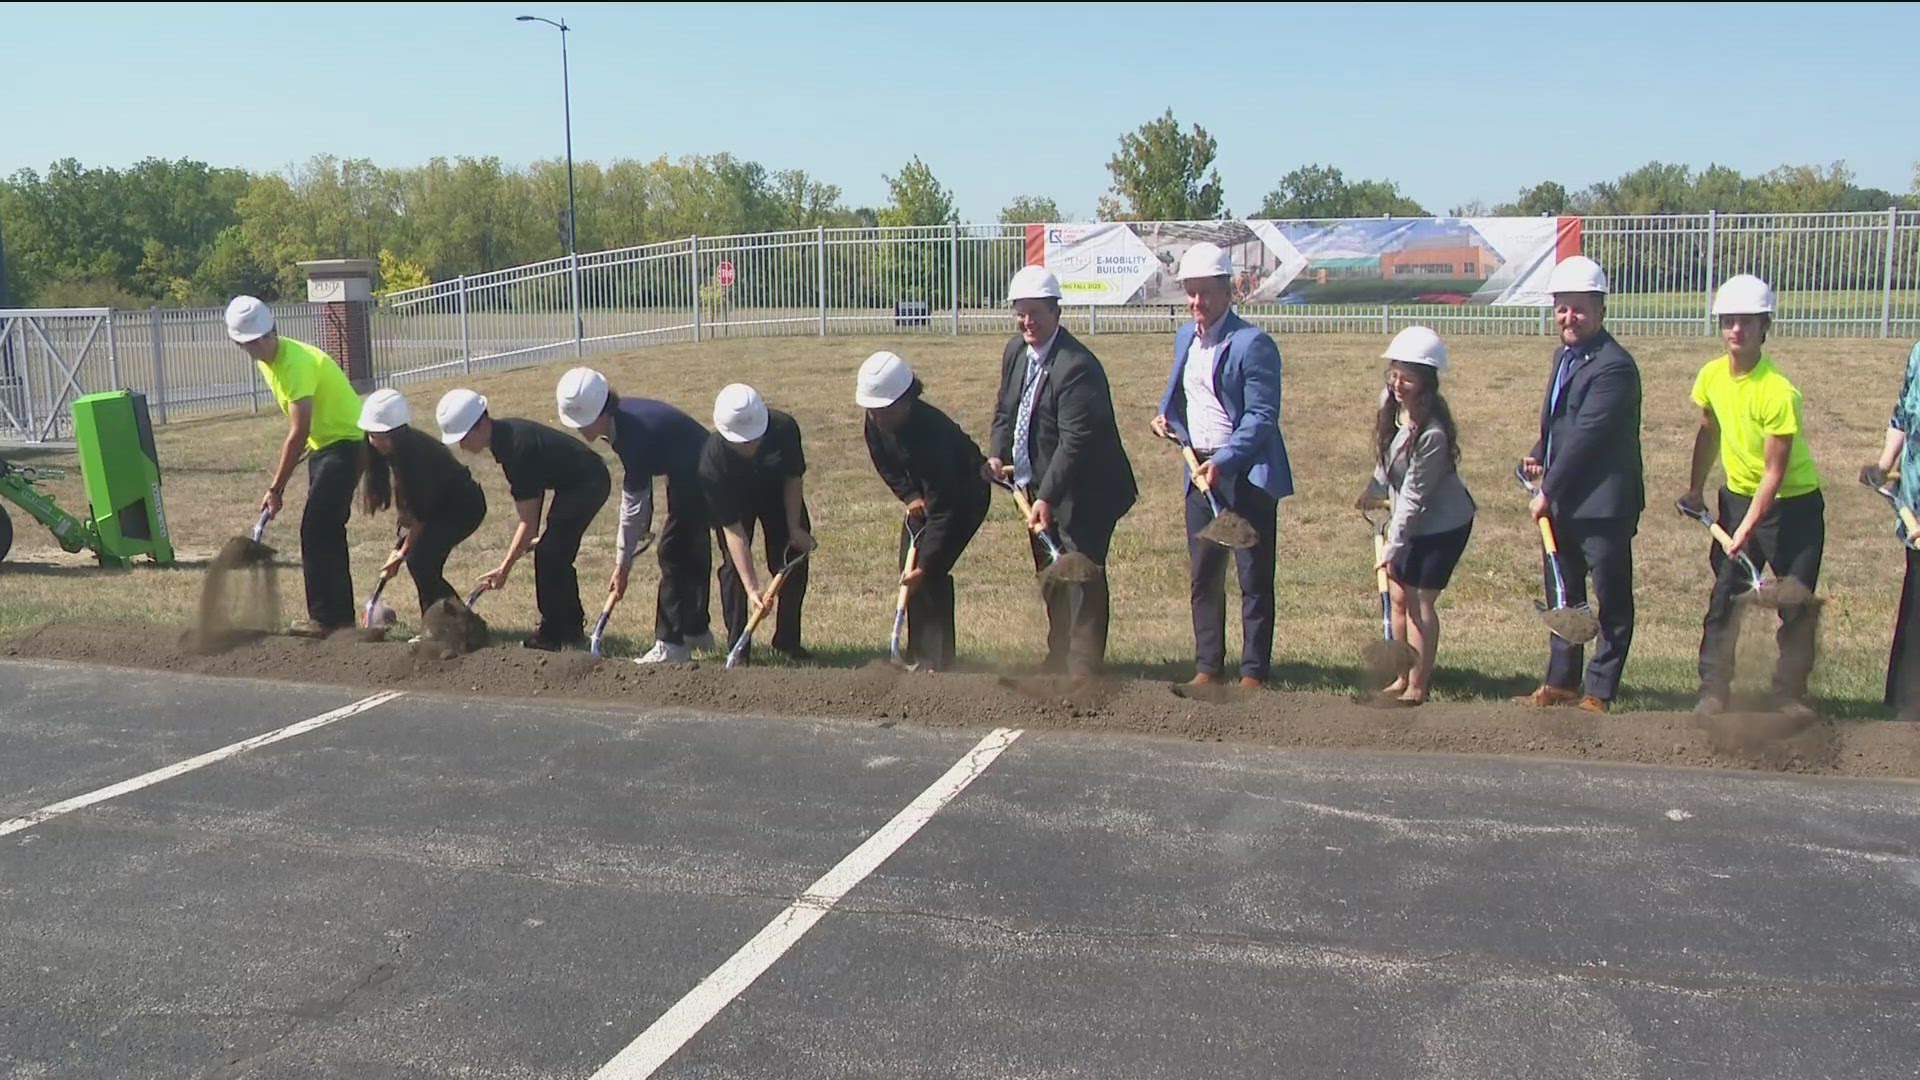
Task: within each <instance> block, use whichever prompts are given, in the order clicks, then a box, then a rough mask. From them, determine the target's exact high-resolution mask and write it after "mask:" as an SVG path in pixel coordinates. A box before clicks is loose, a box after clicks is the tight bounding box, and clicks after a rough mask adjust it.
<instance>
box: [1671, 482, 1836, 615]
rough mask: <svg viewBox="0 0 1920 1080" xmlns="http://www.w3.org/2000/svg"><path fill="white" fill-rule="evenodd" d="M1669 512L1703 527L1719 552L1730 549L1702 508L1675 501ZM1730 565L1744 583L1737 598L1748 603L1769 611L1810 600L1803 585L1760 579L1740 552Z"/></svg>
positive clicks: (1756, 569)
mask: <svg viewBox="0 0 1920 1080" xmlns="http://www.w3.org/2000/svg"><path fill="white" fill-rule="evenodd" d="M1673 508H1674V509H1675V510H1678V511H1680V516H1681V517H1688V518H1692V519H1693V520H1695V521H1697V522H1699V523H1700V524H1702V525H1705V526H1706V527H1707V531H1708V532H1710V533H1712V534H1713V539H1714V540H1715V541H1716V542H1717V543H1718V544H1719V545H1720V550H1721V551H1730V550H1731V549H1732V547H1733V537H1731V536H1728V535H1727V530H1725V529H1723V528H1721V527H1720V523H1719V522H1717V521H1715V520H1713V515H1712V514H1711V513H1709V512H1708V510H1707V508H1706V507H1704V506H1703V507H1701V508H1700V509H1698V510H1695V509H1694V508H1693V507H1690V506H1688V505H1687V504H1686V503H1685V502H1684V501H1681V500H1675V501H1674V504H1673ZM1733 561H1734V562H1735V564H1737V565H1738V566H1739V567H1740V573H1741V575H1742V576H1744V577H1745V578H1746V579H1747V588H1746V590H1745V591H1744V592H1743V593H1742V594H1741V598H1742V599H1744V600H1746V601H1747V602H1748V603H1752V604H1758V605H1759V606H1761V607H1770V608H1784V607H1799V606H1800V605H1801V604H1804V603H1806V602H1807V601H1808V600H1811V599H1812V598H1813V594H1812V593H1810V592H1808V591H1807V587H1806V586H1805V585H1802V584H1800V583H1799V582H1798V581H1795V580H1793V579H1792V578H1787V579H1785V580H1783V581H1766V580H1763V579H1762V578H1761V577H1760V568H1759V567H1758V566H1755V565H1754V564H1753V560H1752V559H1750V558H1748V557H1747V553H1746V552H1744V551H1742V552H1740V553H1739V554H1738V555H1734V556H1733Z"/></svg>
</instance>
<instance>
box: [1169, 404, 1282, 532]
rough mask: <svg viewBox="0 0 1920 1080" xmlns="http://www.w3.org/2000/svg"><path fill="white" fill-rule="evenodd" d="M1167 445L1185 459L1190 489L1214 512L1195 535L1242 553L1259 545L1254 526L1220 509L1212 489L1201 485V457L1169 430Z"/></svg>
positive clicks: (1232, 513)
mask: <svg viewBox="0 0 1920 1080" xmlns="http://www.w3.org/2000/svg"><path fill="white" fill-rule="evenodd" d="M1167 441H1168V442H1170V443H1172V444H1174V445H1175V446H1178V447H1179V448H1180V456H1181V457H1183V458H1186V459H1187V476H1188V477H1190V478H1191V479H1192V480H1193V486H1194V487H1197V488H1199V489H1200V491H1201V493H1202V494H1204V495H1206V497H1207V505H1208V506H1209V507H1211V508H1212V509H1213V520H1212V521H1209V522H1207V524H1206V527H1205V528H1203V529H1201V530H1200V531H1199V532H1198V533H1195V534H1194V535H1196V536H1198V537H1199V538H1200V539H1202V540H1205V541H1208V542H1209V543H1214V544H1219V545H1220V546H1221V547H1224V548H1237V549H1245V548H1250V547H1253V546H1254V545H1256V544H1258V543H1259V542H1260V534H1259V533H1257V532H1255V531H1254V530H1253V523H1252V522H1250V521H1248V520H1247V519H1246V518H1244V517H1242V516H1240V515H1239V514H1237V513H1235V512H1233V511H1232V510H1223V509H1221V508H1220V500H1219V499H1218V498H1216V497H1215V496H1214V494H1213V485H1211V484H1205V483H1201V481H1200V455H1198V454H1196V453H1194V450H1193V447H1191V446H1188V445H1187V444H1186V442H1184V441H1183V440H1182V439H1181V438H1180V436H1178V435H1176V434H1174V433H1173V432H1172V431H1171V430H1169V431H1168V432H1167Z"/></svg>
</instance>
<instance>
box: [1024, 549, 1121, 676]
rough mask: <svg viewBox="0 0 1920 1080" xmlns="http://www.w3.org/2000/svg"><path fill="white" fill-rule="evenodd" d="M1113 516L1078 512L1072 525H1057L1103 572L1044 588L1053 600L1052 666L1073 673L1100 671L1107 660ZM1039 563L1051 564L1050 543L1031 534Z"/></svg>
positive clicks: (1050, 618) (1049, 647) (1036, 565)
mask: <svg viewBox="0 0 1920 1080" xmlns="http://www.w3.org/2000/svg"><path fill="white" fill-rule="evenodd" d="M1118 524H1119V521H1118V520H1117V519H1113V518H1107V517H1096V518H1094V519H1092V520H1090V521H1088V520H1082V519H1079V518H1075V519H1074V521H1073V524H1072V525H1058V526H1056V528H1055V530H1054V531H1055V532H1057V533H1058V534H1059V536H1060V541H1061V543H1062V544H1064V545H1065V546H1066V549H1067V550H1068V551H1078V552H1080V553H1081V554H1083V555H1085V556H1086V557H1087V558H1089V559H1092V560H1093V561H1094V562H1095V563H1097V564H1099V567H1100V573H1098V574H1097V575H1095V576H1094V579H1093V580H1092V581H1089V582H1088V583H1086V584H1085V585H1050V586H1043V587H1042V588H1041V596H1042V597H1043V598H1044V599H1045V601H1046V605H1047V661H1046V669H1047V670H1048V671H1066V672H1067V673H1068V674H1071V675H1098V674H1100V672H1101V670H1102V669H1104V668H1105V667H1106V663H1107V620H1108V614H1109V607H1108V596H1107V548H1108V546H1109V545H1111V544H1112V543H1113V530H1114V526H1116V525H1118ZM1028 540H1029V543H1030V546H1031V547H1032V550H1033V566H1034V569H1036V570H1039V569H1044V568H1045V567H1046V565H1047V549H1046V546H1045V545H1044V544H1042V543H1041V542H1040V538H1039V537H1037V536H1033V535H1031V534H1029V536H1028Z"/></svg>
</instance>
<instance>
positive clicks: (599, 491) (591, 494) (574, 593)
mask: <svg viewBox="0 0 1920 1080" xmlns="http://www.w3.org/2000/svg"><path fill="white" fill-rule="evenodd" d="M612 486H613V485H612V482H611V481H610V480H609V479H608V477H607V473H606V472H605V470H602V471H601V472H600V474H599V475H597V476H594V477H592V478H590V479H587V480H584V481H582V482H580V483H578V484H574V485H571V486H569V487H563V488H556V489H554V490H553V491H552V492H551V493H550V494H549V495H548V499H547V524H546V528H544V529H542V530H541V531H540V543H539V544H538V545H537V546H535V547H534V549H533V597H534V603H535V604H537V605H538V606H539V608H540V625H539V626H538V627H537V628H536V629H535V630H534V632H533V636H534V637H536V638H540V639H542V640H545V641H552V642H560V643H572V642H577V641H580V640H582V639H583V638H585V637H586V622H587V613H586V611H585V610H584V609H582V608H581V606H580V575H579V574H578V573H577V572H576V571H575V570H574V567H573V561H574V559H575V558H576V557H577V556H578V555H579V554H580V538H581V537H582V536H585V535H586V533H587V526H588V525H591V524H593V519H594V516H595V515H597V514H599V513H600V508H601V507H602V506H605V505H606V504H607V493H608V492H609V491H610V490H611V489H612Z"/></svg>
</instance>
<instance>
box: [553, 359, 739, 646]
mask: <svg viewBox="0 0 1920 1080" xmlns="http://www.w3.org/2000/svg"><path fill="white" fill-rule="evenodd" d="M554 403H555V405H556V406H558V408H559V410H560V422H561V423H563V424H565V425H567V426H568V427H570V428H573V429H574V430H576V431H578V432H579V433H580V437H581V438H582V439H585V440H586V441H587V442H589V443H591V442H593V441H594V440H596V439H605V440H606V441H607V444H608V445H609V446H611V447H612V448H613V452H614V455H615V456H616V457H618V458H619V459H620V467H621V478H620V528H619V533H618V538H617V542H616V543H615V545H614V547H615V551H614V563H613V577H612V578H611V579H610V580H609V581H608V583H607V588H608V590H609V591H610V592H611V593H612V594H613V596H614V599H615V600H616V601H618V600H619V598H620V597H622V596H625V595H626V592H627V575H628V573H629V572H630V571H631V570H632V568H633V560H634V558H635V556H636V554H637V553H638V551H639V548H640V544H641V541H642V540H643V539H644V538H645V537H646V536H647V535H648V533H649V532H650V531H651V530H652V528H653V478H654V477H656V476H665V477H666V478H667V516H666V520H665V521H664V522H662V523H661V525H660V541H659V544H658V545H657V548H656V552H655V556H656V558H658V559H659V562H660V586H659V590H658V594H657V595H656V597H655V600H654V607H653V636H654V642H653V648H651V649H649V650H647V652H646V653H645V654H644V655H642V656H639V657H637V658H635V660H634V663H636V664H658V663H665V662H678V661H683V660H688V659H691V658H692V656H693V650H695V649H711V648H713V634H712V632H711V631H709V630H708V629H707V626H708V614H707V600H708V596H709V593H708V589H707V575H708V574H710V573H712V572H713V538H712V536H711V535H709V533H708V532H707V502H706V499H705V497H704V496H703V495H702V494H701V491H700V478H699V468H700V452H701V451H702V450H703V449H705V448H706V445H707V429H706V428H704V427H701V426H700V421H698V420H695V419H694V418H693V417H691V416H688V415H687V414H686V413H683V412H681V411H680V410H679V409H676V408H674V407H673V406H671V405H668V404H667V403H666V402H664V401H654V400H651V399H649V398H636V397H621V396H620V395H619V394H616V393H614V392H613V390H612V388H611V387H609V386H608V385H607V377H606V376H605V375H602V374H600V373H599V372H597V371H595V370H593V369H592V368H574V369H573V370H572V371H569V372H567V373H566V374H565V375H562V376H561V377H560V383H559V385H558V386H556V387H555V388H554Z"/></svg>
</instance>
